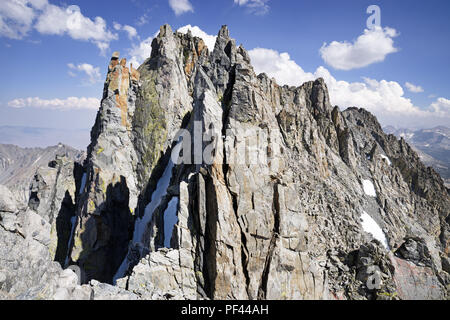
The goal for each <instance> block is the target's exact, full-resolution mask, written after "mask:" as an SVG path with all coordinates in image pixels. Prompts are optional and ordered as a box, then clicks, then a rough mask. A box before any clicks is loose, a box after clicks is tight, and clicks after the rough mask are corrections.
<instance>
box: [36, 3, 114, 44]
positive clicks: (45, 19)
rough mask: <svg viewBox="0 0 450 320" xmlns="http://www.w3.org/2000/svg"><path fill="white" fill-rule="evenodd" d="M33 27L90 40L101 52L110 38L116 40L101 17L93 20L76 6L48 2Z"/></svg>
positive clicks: (46, 32) (44, 31)
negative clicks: (62, 5)
mask: <svg viewBox="0 0 450 320" xmlns="http://www.w3.org/2000/svg"><path fill="white" fill-rule="evenodd" d="M35 28H36V30H37V31H39V32H40V33H42V34H51V35H64V34H67V35H69V36H70V37H71V38H72V39H75V40H82V41H90V42H93V43H94V44H96V45H97V47H98V48H99V49H100V50H101V52H102V53H104V52H105V50H106V49H107V48H109V43H110V42H111V41H112V40H117V39H118V36H117V34H114V33H112V32H111V31H109V30H108V29H107V27H106V22H105V20H104V19H103V18H101V17H95V19H94V20H91V19H90V18H87V17H85V16H83V14H82V13H81V10H80V8H79V7H78V6H74V5H72V6H69V7H67V8H62V7H58V6H55V5H52V4H48V5H47V6H45V7H44V11H43V12H42V14H41V15H40V16H39V18H38V20H37V22H36V25H35Z"/></svg>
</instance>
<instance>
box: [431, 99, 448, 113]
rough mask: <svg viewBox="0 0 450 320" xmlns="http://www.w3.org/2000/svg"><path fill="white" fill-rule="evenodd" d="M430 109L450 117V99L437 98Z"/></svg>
mask: <svg viewBox="0 0 450 320" xmlns="http://www.w3.org/2000/svg"><path fill="white" fill-rule="evenodd" d="M430 109H431V110H433V111H434V112H436V113H437V114H440V115H442V116H444V117H449V118H450V100H449V99H445V98H437V100H436V101H435V102H433V103H432V104H431V106H430Z"/></svg>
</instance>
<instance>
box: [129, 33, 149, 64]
mask: <svg viewBox="0 0 450 320" xmlns="http://www.w3.org/2000/svg"><path fill="white" fill-rule="evenodd" d="M152 41H153V37H148V38H147V39H145V40H143V41H141V42H140V43H139V44H138V45H133V47H132V48H131V49H130V50H128V54H129V55H130V56H131V58H130V63H132V64H133V68H137V67H139V66H140V65H141V64H142V63H143V62H144V61H145V60H146V59H147V58H150V54H151V53H152Z"/></svg>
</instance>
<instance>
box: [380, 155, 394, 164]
mask: <svg viewBox="0 0 450 320" xmlns="http://www.w3.org/2000/svg"><path fill="white" fill-rule="evenodd" d="M380 157H381V158H382V159H384V160H385V161H386V162H387V164H388V165H392V162H391V160H390V159H389V158H388V157H386V156H385V155H384V154H380Z"/></svg>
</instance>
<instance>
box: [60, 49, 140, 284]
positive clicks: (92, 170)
mask: <svg viewBox="0 0 450 320" xmlns="http://www.w3.org/2000/svg"><path fill="white" fill-rule="evenodd" d="M132 71H133V74H134V76H131V75H130V71H129V69H128V68H127V67H126V60H125V59H122V60H121V61H120V62H119V57H118V53H116V54H115V55H113V57H112V59H111V62H110V65H109V68H108V76H107V80H106V82H105V89H104V95H103V99H102V103H101V107H100V110H99V112H98V114H97V118H96V122H95V125H94V127H93V129H92V132H91V138H92V141H91V144H90V145H89V147H88V157H87V160H86V162H85V173H84V175H83V178H82V180H83V183H82V186H81V189H80V193H81V194H80V201H78V203H77V224H76V229H75V233H74V235H73V242H72V243H71V252H70V258H69V260H70V261H73V262H75V263H76V264H78V265H79V266H80V268H81V269H82V270H83V272H84V273H85V277H86V280H87V281H88V280H91V279H96V280H99V281H102V282H111V281H112V276H113V275H114V273H115V271H116V269H117V268H118V267H119V265H120V262H121V260H122V259H123V256H124V255H125V254H126V252H127V249H128V241H129V240H130V237H131V234H132V231H133V214H134V210H135V209H136V207H137V202H138V194H139V192H138V190H137V178H136V166H137V161H138V158H137V155H136V153H135V151H134V148H133V144H132V136H131V129H130V126H131V124H130V123H131V119H132V117H133V114H134V111H135V108H134V106H135V99H136V90H137V82H136V80H137V79H135V78H136V71H135V70H133V69H132Z"/></svg>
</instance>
